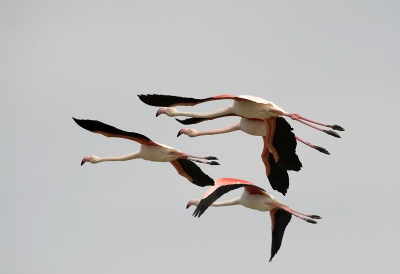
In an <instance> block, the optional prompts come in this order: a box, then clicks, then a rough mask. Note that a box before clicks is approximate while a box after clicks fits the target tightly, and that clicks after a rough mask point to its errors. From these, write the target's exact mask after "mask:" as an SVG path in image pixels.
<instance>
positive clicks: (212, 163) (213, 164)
mask: <svg viewBox="0 0 400 274" xmlns="http://www.w3.org/2000/svg"><path fill="white" fill-rule="evenodd" d="M209 164H210V165H212V166H219V165H220V164H219V163H218V162H215V161H212V162H209Z"/></svg>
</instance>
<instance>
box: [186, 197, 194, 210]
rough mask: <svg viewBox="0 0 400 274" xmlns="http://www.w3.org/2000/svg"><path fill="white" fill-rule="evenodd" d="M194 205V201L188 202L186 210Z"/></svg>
mask: <svg viewBox="0 0 400 274" xmlns="http://www.w3.org/2000/svg"><path fill="white" fill-rule="evenodd" d="M195 204H196V200H194V199H193V200H190V201H189V202H188V204H187V205H186V209H188V208H189V207H190V206H192V205H195Z"/></svg>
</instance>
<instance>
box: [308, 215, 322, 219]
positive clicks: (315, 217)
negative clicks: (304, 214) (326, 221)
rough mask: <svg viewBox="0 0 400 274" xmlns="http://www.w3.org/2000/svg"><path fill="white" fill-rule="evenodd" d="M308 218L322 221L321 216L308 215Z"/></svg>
mask: <svg viewBox="0 0 400 274" xmlns="http://www.w3.org/2000/svg"><path fill="white" fill-rule="evenodd" d="M309 217H310V218H312V219H322V218H321V216H318V215H310V216H309Z"/></svg>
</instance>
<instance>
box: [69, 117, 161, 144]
mask: <svg viewBox="0 0 400 274" xmlns="http://www.w3.org/2000/svg"><path fill="white" fill-rule="evenodd" d="M72 119H74V121H75V122H76V123H77V124H78V125H79V126H80V127H82V128H84V129H86V130H88V131H91V132H93V133H99V134H102V135H104V136H106V137H116V138H123V139H128V140H132V141H135V142H138V143H140V144H142V145H147V146H158V144H157V143H155V142H153V141H152V140H150V139H149V138H148V137H146V136H144V135H142V134H139V133H136V132H127V131H123V130H120V129H118V128H116V127H113V126H110V125H107V124H104V123H102V122H100V121H96V120H81V119H75V118H73V117H72Z"/></svg>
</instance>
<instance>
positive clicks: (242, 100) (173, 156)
mask: <svg viewBox="0 0 400 274" xmlns="http://www.w3.org/2000/svg"><path fill="white" fill-rule="evenodd" d="M138 97H139V99H140V100H141V101H142V102H143V103H145V104H147V105H150V106H155V107H160V108H159V109H158V110H157V112H156V117H157V116H159V115H162V114H165V115H167V116H169V117H176V116H184V117H189V118H188V119H185V120H180V119H176V120H177V121H178V122H180V123H182V124H184V125H191V124H197V123H200V122H204V121H208V120H213V119H216V118H222V117H227V116H239V117H240V121H239V122H238V123H236V124H234V125H231V126H228V127H225V128H221V129H216V130H209V131H202V132H199V131H196V130H195V129H192V128H182V129H181V130H180V131H179V132H178V135H177V137H179V136H180V135H187V136H189V137H197V136H204V135H214V134H224V133H229V132H233V131H236V130H241V131H243V132H245V133H247V134H249V135H253V136H261V137H262V138H263V143H264V146H263V149H262V153H261V159H262V161H263V163H264V166H265V173H266V175H267V178H268V181H269V183H270V185H271V187H272V189H274V190H276V191H278V192H279V193H281V194H283V195H286V194H287V192H288V189H289V175H288V171H300V170H301V168H302V163H301V161H300V159H299V157H298V155H297V154H296V147H297V141H299V142H301V143H303V144H305V145H307V146H309V147H311V148H313V149H315V150H317V151H319V152H321V153H324V154H327V155H329V154H330V153H329V152H328V151H327V150H326V149H325V148H323V147H320V146H316V145H313V144H311V143H309V142H306V141H304V140H303V139H301V138H299V137H298V136H296V135H295V134H294V133H293V128H292V127H291V126H290V124H289V123H288V122H287V121H286V120H285V118H284V117H288V118H291V119H292V120H295V121H298V122H300V123H303V124H305V125H307V126H309V127H312V128H314V129H316V130H319V131H321V132H324V133H326V134H328V135H331V136H333V137H336V138H340V135H339V134H338V133H337V132H336V131H344V129H343V128H342V127H341V126H339V125H336V124H335V125H328V124H323V123H320V122H316V121H314V120H310V119H308V118H305V117H304V116H301V115H299V114H293V113H288V112H286V111H284V110H283V108H281V107H280V106H278V105H276V104H274V103H273V102H270V101H267V100H265V99H262V98H258V97H255V96H250V95H238V96H235V95H229V94H222V95H217V96H212V97H208V98H203V99H195V98H189V97H179V96H173V95H160V94H141V95H138ZM227 99H228V100H233V103H232V104H231V105H229V106H227V107H225V108H223V109H219V110H215V111H210V112H205V113H197V112H183V111H179V110H177V109H176V108H175V107H176V106H194V105H197V104H201V103H205V102H209V101H214V100H227ZM73 119H74V121H75V122H76V123H77V124H78V125H79V126H80V127H82V128H84V129H86V130H88V131H90V132H93V133H99V134H102V135H104V136H106V137H116V138H123V139H128V140H131V141H135V142H137V143H139V144H140V145H141V146H140V149H139V150H138V151H136V152H133V153H130V154H127V155H124V156H118V157H103V158H100V157H98V156H95V155H91V156H85V157H84V158H83V159H82V161H81V165H83V164H84V163H86V162H89V163H92V164H97V163H100V162H106V161H127V160H133V159H138V158H141V159H143V160H147V161H153V162H170V163H171V164H172V166H173V167H174V168H175V169H176V171H177V172H178V174H179V175H181V176H182V177H185V178H186V179H187V180H188V181H189V182H191V183H192V184H194V185H197V186H201V187H205V186H210V188H209V189H208V190H207V191H206V192H205V194H204V195H203V197H202V198H201V199H191V200H190V201H189V202H188V204H187V208H189V207H190V206H192V205H193V206H195V207H196V209H195V211H194V213H193V216H194V217H200V216H201V215H202V214H204V212H205V211H206V210H207V208H208V207H210V206H212V207H219V206H232V205H239V204H240V205H242V206H244V207H247V208H250V209H254V210H258V211H269V212H270V217H271V227H272V244H271V256H270V259H269V261H271V260H272V259H273V258H274V256H275V255H276V254H277V252H278V251H279V249H280V247H281V244H282V239H283V235H284V232H285V229H286V227H287V225H288V224H289V222H290V220H291V218H292V215H293V216H295V217H298V218H300V219H302V220H304V221H306V222H308V223H312V224H316V223H317V222H316V221H315V219H321V217H320V216H318V215H309V214H304V213H301V212H298V211H295V210H294V209H292V208H291V207H288V206H287V205H285V204H283V203H281V202H280V201H278V200H277V199H276V198H274V197H273V196H272V195H270V194H268V193H267V192H266V191H265V190H264V189H262V188H261V187H259V186H256V185H254V184H253V183H251V182H249V181H245V180H241V179H235V178H220V179H218V180H216V181H214V180H213V179H212V178H211V177H209V176H208V175H207V174H205V173H204V172H203V171H202V170H201V169H200V168H199V167H198V166H197V165H196V164H195V163H194V162H196V163H201V164H206V165H219V163H218V162H216V160H218V159H217V158H216V157H214V156H193V155H189V154H186V153H184V152H181V151H179V150H177V149H175V148H172V147H169V146H166V145H163V144H160V143H156V142H154V141H152V140H150V139H149V138H148V137H146V136H144V135H142V134H139V133H136V132H128V131H123V130H120V129H118V128H116V127H113V126H110V125H107V124H105V123H102V122H100V121H96V120H83V119H75V118H73ZM316 125H318V126H316ZM321 127H325V128H328V129H324V128H321ZM238 188H244V191H243V193H242V195H241V196H240V197H237V198H235V199H232V200H228V201H223V202H216V201H217V200H218V199H219V198H220V197H221V196H223V195H224V194H225V193H227V192H229V191H231V190H234V189H238Z"/></svg>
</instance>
